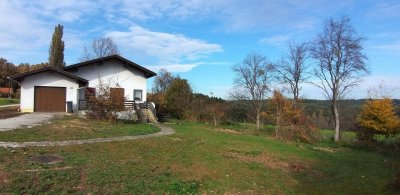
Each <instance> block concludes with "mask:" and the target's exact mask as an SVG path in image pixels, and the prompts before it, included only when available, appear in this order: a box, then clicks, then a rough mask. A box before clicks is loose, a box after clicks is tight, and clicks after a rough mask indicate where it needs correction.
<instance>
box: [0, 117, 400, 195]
mask: <svg viewBox="0 0 400 195" xmlns="http://www.w3.org/2000/svg"><path fill="white" fill-rule="evenodd" d="M169 126H171V127H172V128H174V129H175V130H176V134H174V135H171V136H165V137H157V138H149V139H142V140H135V141H124V142H112V143H101V144H92V145H79V146H66V147H36V148H26V149H0V193H5V194H7V193H17V194H21V193H28V194H31V193H33V194H37V193H43V192H50V193H54V194H59V193H84V194H86V193H88V192H93V193H101V194H113V193H114V194H120V193H131V194H142V193H145V194H158V193H170V194H196V193H214V194H222V193H228V194H237V193H239V192H240V193H245V194H297V193H300V194H393V193H396V192H395V191H393V190H392V188H390V184H391V183H392V182H393V181H394V179H395V174H396V172H398V170H399V168H400V164H399V162H400V156H399V155H398V154H395V153H392V152H389V151H387V152H377V151H374V150H368V149H359V148H357V147H352V146H351V144H338V145H336V144H334V143H333V142H331V141H329V140H325V141H321V142H320V143H317V144H314V145H310V144H301V143H285V142H281V141H278V140H274V139H272V138H269V137H267V136H265V135H267V134H268V132H261V133H260V134H258V135H255V134H254V132H251V131H247V130H244V129H248V128H247V127H243V126H241V125H236V126H231V127H230V128H229V129H228V128H227V127H212V126H209V125H206V124H202V123H194V122H181V121H180V122H178V123H173V124H170V125H169ZM237 130H239V131H237ZM264 134H265V135H264ZM36 154H59V155H61V156H63V157H64V158H65V160H64V162H62V163H59V164H54V165H39V164H35V163H32V162H30V161H29V158H30V157H31V156H33V155H36Z"/></svg>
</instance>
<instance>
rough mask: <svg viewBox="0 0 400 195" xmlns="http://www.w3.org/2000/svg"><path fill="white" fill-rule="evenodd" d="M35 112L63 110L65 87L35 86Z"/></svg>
mask: <svg viewBox="0 0 400 195" xmlns="http://www.w3.org/2000/svg"><path fill="white" fill-rule="evenodd" d="M34 102H35V103H34V104H35V106H34V111H35V112H65V108H66V106H65V103H66V88H65V87H47V86H46V87H44V86H43V87H42V86H35V99H34Z"/></svg>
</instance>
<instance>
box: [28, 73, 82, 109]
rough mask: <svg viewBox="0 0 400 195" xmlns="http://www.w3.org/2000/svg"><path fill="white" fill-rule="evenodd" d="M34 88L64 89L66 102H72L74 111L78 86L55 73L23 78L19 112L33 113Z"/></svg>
mask: <svg viewBox="0 0 400 195" xmlns="http://www.w3.org/2000/svg"><path fill="white" fill-rule="evenodd" d="M35 86H48V87H66V90H67V91H66V96H67V97H66V100H67V101H72V102H73V109H74V110H75V109H76V104H77V97H78V94H77V92H78V90H77V89H78V88H79V84H78V83H77V82H76V81H75V80H74V79H71V78H69V77H66V76H64V75H61V74H59V73H57V72H51V71H47V72H42V73H38V74H34V75H31V76H28V77H25V78H24V80H22V82H21V102H20V109H21V112H33V109H34V97H35Z"/></svg>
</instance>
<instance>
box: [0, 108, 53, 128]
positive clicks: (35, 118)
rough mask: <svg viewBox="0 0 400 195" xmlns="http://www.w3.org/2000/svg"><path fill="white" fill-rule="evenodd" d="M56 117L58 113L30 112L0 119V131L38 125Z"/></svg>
mask: <svg viewBox="0 0 400 195" xmlns="http://www.w3.org/2000/svg"><path fill="white" fill-rule="evenodd" d="M56 115H59V113H46V112H32V113H29V114H23V115H21V116H17V117H13V118H6V119H0V131H9V130H13V129H19V128H25V127H33V126H36V125H40V124H42V123H44V122H46V121H48V120H50V119H51V118H53V117H54V116H56Z"/></svg>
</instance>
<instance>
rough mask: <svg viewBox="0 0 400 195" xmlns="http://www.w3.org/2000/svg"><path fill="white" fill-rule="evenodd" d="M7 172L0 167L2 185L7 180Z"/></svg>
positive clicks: (0, 183) (0, 182)
mask: <svg viewBox="0 0 400 195" xmlns="http://www.w3.org/2000/svg"><path fill="white" fill-rule="evenodd" d="M8 176H9V175H8V173H7V172H5V171H4V170H3V169H0V185H4V184H5V183H7V182H8Z"/></svg>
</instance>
